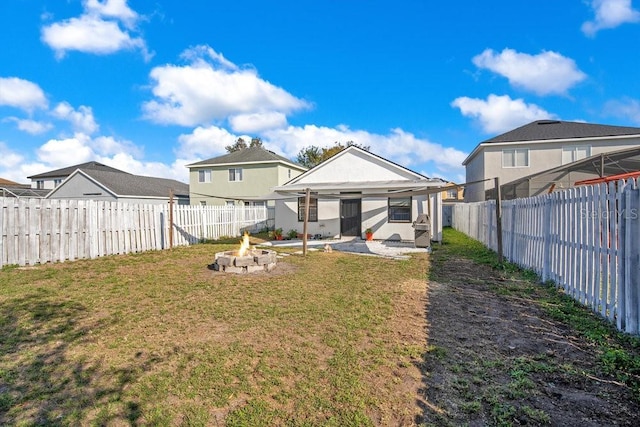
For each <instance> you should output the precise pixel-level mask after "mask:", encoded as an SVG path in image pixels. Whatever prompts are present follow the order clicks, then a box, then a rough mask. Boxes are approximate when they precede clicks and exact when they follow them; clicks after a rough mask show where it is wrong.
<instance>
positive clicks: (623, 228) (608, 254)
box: [453, 180, 640, 335]
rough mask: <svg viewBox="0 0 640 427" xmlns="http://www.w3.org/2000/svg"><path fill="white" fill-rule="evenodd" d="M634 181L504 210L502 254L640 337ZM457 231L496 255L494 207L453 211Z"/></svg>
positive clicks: (639, 206)
mask: <svg viewBox="0 0 640 427" xmlns="http://www.w3.org/2000/svg"><path fill="white" fill-rule="evenodd" d="M637 184H638V183H637V182H636V181H635V180H628V181H618V182H610V183H608V184H600V185H597V186H583V187H576V188H572V189H569V190H565V191H561V192H554V193H552V194H547V195H542V196H536V197H531V198H526V199H516V200H507V201H503V202H502V206H501V208H502V209H501V212H502V241H503V254H504V256H505V258H506V259H508V260H509V261H511V262H513V263H515V264H518V265H519V266H521V267H524V268H529V269H532V270H534V271H535V272H536V273H538V274H540V276H541V277H542V280H543V281H546V280H552V281H553V282H555V283H556V285H557V286H558V287H561V288H563V289H564V291H565V292H566V293H567V294H569V295H571V296H572V297H573V298H574V299H576V300H577V301H579V302H580V303H582V304H584V305H587V306H588V307H590V308H591V309H592V310H593V311H595V312H597V313H599V314H600V315H602V316H603V317H606V318H607V319H609V320H610V321H611V322H614V323H615V324H616V326H617V327H618V329H620V330H622V331H625V332H628V333H632V334H636V335H638V334H640V218H639V215H640V190H639V189H638V185H637ZM453 227H454V228H456V229H458V230H460V231H462V232H463V233H465V234H467V235H469V236H470V237H472V238H474V239H476V240H479V241H481V242H482V243H484V244H485V245H487V246H488V247H489V248H491V249H493V250H497V234H496V210H495V201H493V200H491V201H487V202H478V203H466V204H459V205H456V206H455V207H454V213H453Z"/></svg>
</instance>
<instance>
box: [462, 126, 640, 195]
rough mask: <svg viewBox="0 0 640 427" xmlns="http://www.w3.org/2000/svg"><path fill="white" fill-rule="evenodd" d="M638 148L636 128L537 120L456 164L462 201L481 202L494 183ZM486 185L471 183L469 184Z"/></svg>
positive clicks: (481, 146)
mask: <svg viewBox="0 0 640 427" xmlns="http://www.w3.org/2000/svg"><path fill="white" fill-rule="evenodd" d="M634 146H640V128H636V127H626V126H610V125H599V124H591V123H580V122H565V121H560V120H538V121H535V122H532V123H529V124H527V125H524V126H521V127H519V128H516V129H514V130H511V131H509V132H506V133H503V134H502V135H498V136H496V137H494V138H491V139H488V140H486V141H483V142H481V143H480V144H478V146H476V148H475V149H474V150H473V151H472V152H471V154H469V156H468V157H467V158H466V159H465V160H464V162H463V163H462V164H463V165H464V166H465V168H466V181H467V184H466V185H465V195H464V200H465V202H477V201H482V200H485V198H486V193H487V191H488V190H491V189H493V188H494V178H496V177H497V178H499V181H500V184H501V185H502V184H506V183H509V182H512V181H515V180H518V179H520V178H523V177H526V176H528V175H532V174H535V173H538V172H542V171H545V170H548V169H552V168H554V167H558V166H562V165H566V164H569V163H572V162H575V161H577V160H580V159H584V158H587V157H590V156H593V155H596V154H601V153H608V152H611V151H616V150H620V149H624V148H630V147H634ZM481 180H488V181H485V182H481V183H477V184H469V183H472V182H474V181H481Z"/></svg>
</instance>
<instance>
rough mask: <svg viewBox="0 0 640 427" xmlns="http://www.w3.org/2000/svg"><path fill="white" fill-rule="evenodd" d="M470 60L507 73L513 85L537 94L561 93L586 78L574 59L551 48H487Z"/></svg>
mask: <svg viewBox="0 0 640 427" xmlns="http://www.w3.org/2000/svg"><path fill="white" fill-rule="evenodd" d="M473 63H474V64H475V65H476V66H477V67H478V68H486V69H488V70H490V71H493V72H494V73H497V74H500V75H501V76H504V77H506V78H507V79H508V80H509V83H510V84H511V85H513V86H516V87H520V88H523V89H525V90H528V91H532V92H534V93H536V94H538V95H550V94H564V93H566V92H567V90H569V89H570V88H571V87H572V86H574V85H575V84H577V83H579V82H581V81H582V80H584V79H585V78H586V74H584V73H583V72H582V71H580V70H579V69H578V67H577V66H576V63H575V62H574V61H573V59H570V58H567V57H564V56H562V55H560V54H559V53H556V52H550V51H549V52H542V53H540V54H538V55H529V54H526V53H518V52H516V51H515V50H513V49H504V50H503V51H502V52H500V53H497V52H494V51H493V50H492V49H486V50H485V51H484V52H482V53H481V54H480V55H477V56H475V57H474V58H473Z"/></svg>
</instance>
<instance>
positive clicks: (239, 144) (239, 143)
mask: <svg viewBox="0 0 640 427" xmlns="http://www.w3.org/2000/svg"><path fill="white" fill-rule="evenodd" d="M253 147H260V148H264V146H263V145H262V139H260V138H257V137H254V138H251V142H249V144H247V141H245V140H244V139H243V138H238V139H237V140H236V142H234V143H233V145H227V146H226V147H224V149H225V150H227V152H228V153H233V152H234V151H240V150H244V149H245V148H253Z"/></svg>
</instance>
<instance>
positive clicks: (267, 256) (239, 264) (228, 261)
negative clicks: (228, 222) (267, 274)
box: [213, 249, 276, 273]
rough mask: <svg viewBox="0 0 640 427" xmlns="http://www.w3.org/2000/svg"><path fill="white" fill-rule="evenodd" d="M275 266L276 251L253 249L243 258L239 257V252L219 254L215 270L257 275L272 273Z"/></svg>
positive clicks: (214, 265) (214, 264) (214, 266)
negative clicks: (264, 272) (257, 273)
mask: <svg viewBox="0 0 640 427" xmlns="http://www.w3.org/2000/svg"><path fill="white" fill-rule="evenodd" d="M216 266H217V268H216ZM275 266H276V252H275V251H269V250H266V249H251V250H249V251H248V252H247V253H246V254H245V255H242V256H240V255H238V251H226V252H218V253H217V254H216V260H215V262H214V263H213V270H217V271H224V272H227V273H255V272H259V271H271V270H273V268H274V267H275Z"/></svg>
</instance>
